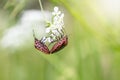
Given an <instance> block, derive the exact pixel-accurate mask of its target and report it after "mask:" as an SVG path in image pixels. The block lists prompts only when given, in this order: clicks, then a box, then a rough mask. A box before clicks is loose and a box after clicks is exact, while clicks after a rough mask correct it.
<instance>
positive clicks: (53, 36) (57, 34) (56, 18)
mask: <svg viewBox="0 0 120 80" xmlns="http://www.w3.org/2000/svg"><path fill="white" fill-rule="evenodd" d="M63 18H64V14H63V13H61V11H59V8H58V7H54V11H53V12H52V20H51V21H50V22H47V24H48V25H47V26H46V33H47V34H48V36H47V37H43V38H42V42H43V43H46V42H49V43H52V42H55V41H57V40H59V39H60V38H61V37H62V36H63V35H64V21H63Z"/></svg>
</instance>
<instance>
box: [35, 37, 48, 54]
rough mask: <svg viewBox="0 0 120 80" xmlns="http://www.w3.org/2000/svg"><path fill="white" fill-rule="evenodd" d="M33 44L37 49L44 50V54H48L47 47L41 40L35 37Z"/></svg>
mask: <svg viewBox="0 0 120 80" xmlns="http://www.w3.org/2000/svg"><path fill="white" fill-rule="evenodd" d="M34 46H35V48H36V49H38V50H39V51H41V52H44V53H46V54H50V51H49V49H48V47H47V46H46V45H45V44H44V43H43V42H41V40H38V39H37V38H35V44H34Z"/></svg>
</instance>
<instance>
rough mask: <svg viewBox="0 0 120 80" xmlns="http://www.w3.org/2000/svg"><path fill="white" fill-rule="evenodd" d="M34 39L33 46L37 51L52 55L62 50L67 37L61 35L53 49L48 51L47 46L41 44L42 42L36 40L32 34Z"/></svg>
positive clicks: (66, 42)
mask: <svg viewBox="0 0 120 80" xmlns="http://www.w3.org/2000/svg"><path fill="white" fill-rule="evenodd" d="M33 37H34V40H35V41H34V46H35V48H36V49H37V50H39V51H41V52H43V53H46V54H53V53H55V52H58V51H59V50H61V49H63V48H64V47H65V46H66V45H67V44H68V37H67V35H61V38H59V39H58V40H57V41H56V43H55V44H54V45H53V47H52V48H51V49H50V50H49V48H48V47H47V45H45V43H44V42H43V40H42V39H41V40H38V39H37V38H36V37H35V34H34V32H33Z"/></svg>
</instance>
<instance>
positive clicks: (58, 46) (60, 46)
mask: <svg viewBox="0 0 120 80" xmlns="http://www.w3.org/2000/svg"><path fill="white" fill-rule="evenodd" d="M67 44H68V37H67V35H66V36H64V37H62V38H61V39H60V40H59V41H58V42H57V43H55V44H54V45H53V47H52V49H51V50H50V53H55V52H57V51H59V50H61V49H63V48H64V47H65V46H66V45H67Z"/></svg>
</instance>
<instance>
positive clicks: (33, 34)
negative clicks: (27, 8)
mask: <svg viewBox="0 0 120 80" xmlns="http://www.w3.org/2000/svg"><path fill="white" fill-rule="evenodd" d="M33 37H34V38H36V37H35V32H34V29H33Z"/></svg>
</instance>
